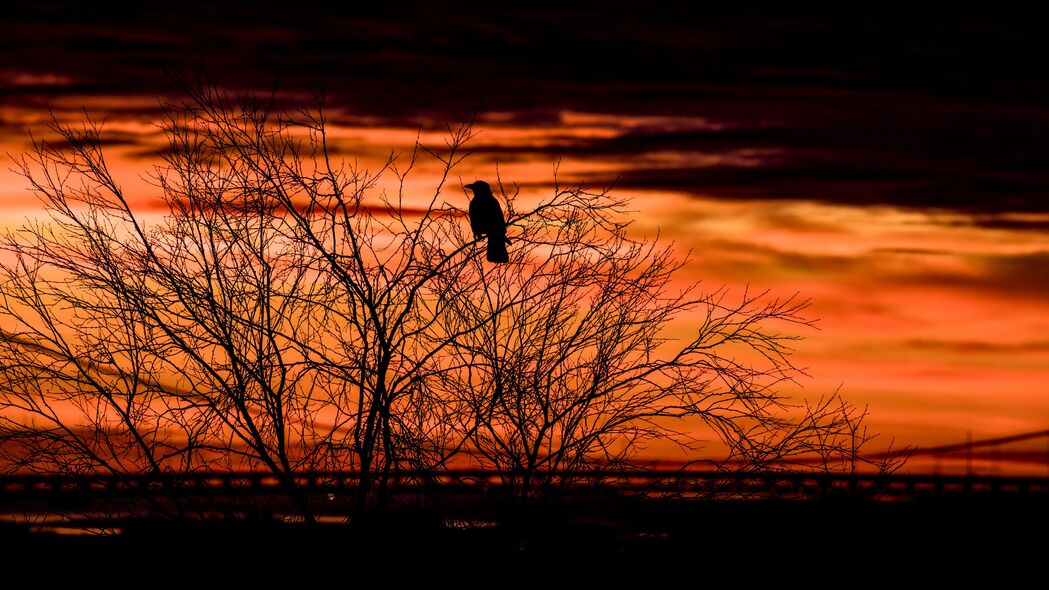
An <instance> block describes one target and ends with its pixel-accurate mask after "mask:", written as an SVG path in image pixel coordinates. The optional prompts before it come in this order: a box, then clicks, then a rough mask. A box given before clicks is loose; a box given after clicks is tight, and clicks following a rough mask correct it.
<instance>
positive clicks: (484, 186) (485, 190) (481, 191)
mask: <svg viewBox="0 0 1049 590" xmlns="http://www.w3.org/2000/svg"><path fill="white" fill-rule="evenodd" d="M463 188H468V189H470V190H472V191H473V192H474V195H475V196H477V195H490V194H492V187H490V186H488V183H487V182H485V181H483V180H478V181H476V182H471V183H470V184H467V185H464V186H463Z"/></svg>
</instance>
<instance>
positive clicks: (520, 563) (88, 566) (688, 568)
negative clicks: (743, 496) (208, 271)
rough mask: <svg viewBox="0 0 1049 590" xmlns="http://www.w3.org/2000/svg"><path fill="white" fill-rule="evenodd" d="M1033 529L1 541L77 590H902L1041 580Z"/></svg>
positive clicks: (538, 514)
mask: <svg viewBox="0 0 1049 590" xmlns="http://www.w3.org/2000/svg"><path fill="white" fill-rule="evenodd" d="M1047 516H1049V505H1047V503H1046V501H1045V500H1044V499H1043V498H1027V499H1025V498H953V499H952V498H939V499H935V500H928V501H906V502H876V501H855V500H848V499H845V500H831V499H824V500H794V501H782V500H754V501H738V502H732V501H697V500H677V501H668V500H643V501H639V502H637V503H635V504H633V505H627V506H624V505H619V506H617V507H616V508H615V509H614V510H611V511H608V512H607V513H604V514H602V511H601V510H593V509H586V508H585V507H584V508H583V509H579V508H578V507H577V508H572V509H569V508H567V507H565V506H560V507H558V506H553V505H548V506H532V507H529V508H527V509H522V510H517V511H514V512H512V513H511V512H507V513H505V514H503V515H502V516H501V517H500V518H499V519H497V520H485V521H472V520H457V519H449V518H447V517H445V516H437V515H435V514H434V513H426V512H411V511H400V512H398V513H395V514H389V515H386V516H383V517H376V518H374V519H373V520H370V521H369V522H357V523H353V522H349V523H347V522H343V523H338V522H328V523H321V524H314V525H306V524H302V523H286V522H273V521H267V520H262V519H236V520H230V519H225V520H203V521H202V520H150V519H136V520H126V521H121V522H119V523H116V525H118V527H119V529H120V530H119V532H118V533H115V534H105V535H91V534H78V535H70V534H58V533H56V532H53V531H52V532H47V529H44V530H41V529H40V528H39V527H38V526H26V525H25V524H24V523H18V522H8V523H7V524H4V525H0V540H2V542H3V544H4V546H5V549H4V551H3V554H2V557H3V563H4V564H5V569H6V571H7V572H8V573H7V575H8V577H9V579H10V576H11V575H12V572H16V571H18V568H20V567H22V568H26V570H27V571H34V572H37V573H40V572H44V573H48V572H50V573H52V574H58V575H60V576H73V577H79V578H81V579H84V580H87V579H106V578H111V577H112V576H115V575H125V574H128V575H130V574H131V573H135V575H136V576H141V575H143V574H146V575H151V576H155V575H157V574H158V573H160V574H162V575H163V577H164V579H165V580H167V581H174V580H179V579H185V580H194V579H195V580H197V581H201V580H217V579H236V580H242V581H247V580H266V579H270V580H271V581H272V580H276V579H290V578H294V579H296V580H299V581H301V582H309V581H320V580H332V581H335V580H338V581H340V582H341V583H343V584H345V585H349V586H354V585H356V584H355V583H353V582H354V581H356V582H363V581H365V580H372V579H385V580H387V582H393V581H395V580H400V581H404V580H405V579H409V578H417V577H424V578H433V579H435V580H436V579H441V580H444V581H442V583H441V584H439V587H445V586H446V585H447V584H446V583H445V581H447V582H450V583H451V582H455V581H456V580H462V581H463V583H464V584H466V585H467V586H469V587H474V586H475V585H476V584H477V583H480V581H481V580H487V582H485V583H484V584H482V585H494V586H500V585H504V584H509V585H512V586H514V585H517V584H520V583H523V582H525V581H528V580H533V579H534V580H544V581H547V582H550V581H551V580H553V579H557V580H561V581H564V579H566V578H565V577H566V576H567V577H569V578H572V579H592V580H596V579H605V580H611V581H615V580H616V579H617V578H618V577H619V576H627V575H628V576H631V577H633V576H636V575H643V576H651V575H655V576H659V577H665V578H678V577H681V579H683V580H691V582H692V583H690V584H689V585H693V586H707V585H712V584H713V583H714V580H715V579H718V580H720V579H723V577H724V576H726V575H728V576H730V577H732V578H734V579H739V580H749V581H750V582H755V581H756V580H759V579H760V580H775V579H779V578H781V577H786V578H787V579H803V578H813V577H815V578H813V579H825V578H824V577H825V576H836V577H835V578H834V579H842V580H843V579H844V578H838V577H837V576H849V577H850V578H849V579H857V580H859V579H863V580H870V579H880V580H890V579H897V580H902V579H908V580H912V581H913V578H914V576H929V577H930V579H931V578H942V577H944V576H947V577H961V578H964V577H966V576H968V575H970V574H974V573H985V574H986V573H991V574H993V575H996V576H999V577H1001V576H1007V577H1008V576H1013V575H1019V574H1020V573H1024V572H1027V573H1033V574H1035V575H1037V576H1038V579H1044V576H1045V573H1044V572H1045V570H1046V561H1045V560H1046V558H1047V548H1049V542H1047V538H1049V526H1047V525H1049V518H1047ZM63 532H68V531H63ZM42 562H43V563H49V564H52V567H51V569H50V570H49V569H47V568H44V569H41V568H40V566H39V564H40V563H42ZM29 564H33V565H29ZM376 576H377V577H378V578H376ZM475 576H480V577H475ZM136 579H141V578H136ZM829 579H830V578H826V580H829ZM1039 583H1040V582H1039ZM452 585H453V586H458V585H460V584H458V583H452ZM557 585H559V584H555V586H557ZM719 585H720V584H719ZM743 585H744V586H747V587H750V586H751V583H746V584H743ZM821 585H822V584H821ZM395 586H399V584H395Z"/></svg>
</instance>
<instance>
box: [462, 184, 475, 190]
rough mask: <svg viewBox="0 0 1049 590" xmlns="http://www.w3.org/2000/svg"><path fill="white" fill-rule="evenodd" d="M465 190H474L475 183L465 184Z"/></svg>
mask: <svg viewBox="0 0 1049 590" xmlns="http://www.w3.org/2000/svg"><path fill="white" fill-rule="evenodd" d="M463 188H468V189H470V190H474V183H472V182H471V183H470V184H464V185H463Z"/></svg>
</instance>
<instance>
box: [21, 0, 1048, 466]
mask: <svg viewBox="0 0 1049 590" xmlns="http://www.w3.org/2000/svg"><path fill="white" fill-rule="evenodd" d="M180 6H181V10H178V11H173V10H171V9H170V7H167V6H163V5H159V4H158V5H144V6H142V7H140V8H141V10H138V11H135V12H134V13H133V14H132V13H129V12H128V11H125V10H122V9H121V8H120V7H118V6H116V5H114V7H113V8H110V7H108V6H93V5H92V6H90V7H88V6H81V5H75V4H73V3H71V4H70V5H69V6H59V5H52V3H30V2H25V3H19V2H14V3H13V4H12V5H11V6H10V7H6V8H5V19H3V22H0V46H2V48H3V51H2V52H0V55H3V58H2V60H0V226H3V227H4V228H12V227H16V226H17V225H19V224H20V223H22V222H23V221H24V220H25V219H27V218H33V217H35V216H37V215H39V213H40V209H39V206H38V205H37V203H36V202H35V200H34V198H33V197H32V196H31V195H29V194H28V192H27V191H26V190H25V188H26V187H25V182H24V181H23V179H21V178H20V177H19V176H18V175H17V174H15V173H14V172H12V171H11V170H10V168H12V166H13V162H12V159H11V158H12V157H17V156H18V154H20V153H22V152H24V151H25V150H26V149H27V147H28V140H27V135H26V130H27V129H33V130H34V132H41V131H42V127H43V125H44V123H45V122H46V120H47V118H48V112H49V111H52V112H54V113H55V115H56V116H57V117H58V118H59V119H60V120H62V121H66V122H69V121H77V120H79V119H81V118H82V117H83V115H84V109H86V110H87V112H89V113H91V115H92V116H93V117H97V118H100V119H101V118H105V119H106V127H105V129H106V132H105V135H104V137H106V138H107V145H106V149H107V153H108V154H109V157H110V164H111V166H112V168H113V170H114V171H115V172H116V173H117V176H118V177H119V178H120V180H121V181H122V182H123V183H124V186H125V188H126V189H128V191H129V193H130V194H131V195H134V196H135V198H136V199H137V201H138V202H139V203H140V204H141V205H142V207H143V208H144V209H147V210H151V211H152V212H153V214H157V215H159V214H161V213H162V212H161V211H159V210H156V208H155V205H156V203H157V201H156V200H155V198H154V195H152V193H151V191H152V190H153V189H152V188H150V186H149V185H148V184H147V183H146V182H145V180H144V179H143V178H142V176H141V174H142V173H144V172H147V171H148V170H149V168H150V166H151V165H152V164H153V163H155V161H156V150H157V148H158V147H160V146H161V145H162V139H163V138H162V137H161V136H160V134H159V131H158V129H157V128H156V127H155V126H154V124H153V123H154V121H155V120H156V119H157V117H158V116H159V108H158V107H159V103H160V101H162V100H177V99H178V91H177V90H176V88H175V85H174V84H173V82H172V80H171V78H170V77H169V76H168V75H167V74H166V73H165V72H170V71H171V70H172V69H176V70H177V69H180V68H182V69H185V67H186V64H187V63H193V64H200V65H202V66H203V67H204V68H206V69H207V70H208V71H209V72H211V73H213V74H215V76H216V78H217V79H218V80H219V81H220V82H221V83H222V84H224V85H226V86H227V87H229V88H231V89H233V90H236V91H241V90H249V91H259V90H262V91H267V90H268V89H270V88H271V87H272V86H273V84H274V82H275V80H278V79H279V80H281V81H282V86H281V88H282V92H283V93H284V94H283V95H282V96H290V97H295V98H298V99H307V100H308V99H310V98H311V97H313V96H314V90H315V89H316V88H317V87H318V85H323V86H324V87H325V88H326V89H327V91H328V94H327V98H328V108H329V114H330V115H331V117H330V119H329V123H330V125H331V127H330V129H329V131H330V132H331V137H332V138H333V141H334V142H335V143H336V144H337V147H338V148H339V149H340V150H341V151H342V153H343V154H344V155H346V156H348V157H352V158H356V159H358V160H359V161H360V163H361V164H363V165H365V166H369V165H371V166H375V165H378V164H379V163H380V162H381V161H382V160H384V159H385V158H386V156H387V155H388V154H389V153H390V151H391V150H393V151H399V152H407V151H409V150H410V149H411V147H412V144H413V142H414V141H415V139H416V137H417V136H419V137H420V138H421V140H422V141H423V143H425V144H428V145H438V146H440V145H443V134H444V129H445V125H446V124H449V123H451V124H456V123H458V122H460V121H463V120H465V119H468V118H469V117H470V116H471V113H473V112H475V111H476V112H477V125H476V127H477V129H478V130H480V131H481V133H480V135H478V136H477V137H476V138H475V139H474V140H473V148H474V149H475V153H474V155H473V156H471V158H469V159H468V160H467V161H466V162H465V163H464V164H463V165H462V166H461V167H460V168H459V169H458V170H457V171H456V172H457V174H458V175H459V178H455V179H453V180H455V181H458V180H459V179H460V178H461V180H462V181H463V182H464V183H465V182H471V181H473V180H475V179H485V180H489V181H491V180H493V179H494V177H495V175H496V171H497V169H498V172H499V174H500V175H501V177H502V179H503V181H504V182H506V183H520V184H521V185H522V195H523V197H525V198H527V197H528V196H529V195H535V194H540V193H542V192H543V191H548V190H550V185H551V181H552V170H553V168H554V165H555V163H556V162H558V161H560V168H559V170H560V172H559V174H560V180H561V181H562V182H586V183H589V184H591V185H593V186H599V187H600V186H607V185H612V186H614V192H615V194H617V195H619V196H628V197H631V198H633V204H634V208H635V209H636V210H637V222H636V224H635V226H634V231H635V233H636V235H638V236H654V235H656V233H657V232H659V235H660V236H661V237H662V238H664V239H667V240H673V241H674V242H675V243H676V244H677V246H678V247H679V248H680V250H681V252H682V254H684V253H685V252H687V251H689V250H691V253H692V254H691V262H690V263H689V265H688V267H687V268H686V269H684V270H685V272H683V273H682V277H681V278H682V280H701V281H703V284H704V285H707V286H709V287H710V288H711V289H715V288H717V287H719V286H721V285H728V286H730V287H732V288H733V289H734V290H735V291H736V292H740V291H742V289H743V288H745V287H746V286H748V285H749V287H750V289H751V290H754V289H758V290H764V289H769V290H771V291H772V293H774V294H777V295H790V294H792V293H794V292H798V293H799V294H800V295H801V296H803V297H808V298H811V299H812V301H813V305H812V307H811V309H810V313H811V315H812V316H814V317H817V318H819V322H818V329H813V330H808V331H805V332H803V333H802V334H801V335H802V336H804V340H802V341H800V342H799V343H798V346H797V352H796V359H795V360H796V361H797V363H798V364H799V365H801V366H804V367H807V368H808V372H809V374H810V375H811V378H810V379H806V380H803V382H802V385H803V386H804V388H803V389H802V390H800V391H798V392H794V393H796V394H797V395H803V396H812V397H817V396H819V395H820V394H824V393H828V392H832V391H834V390H835V389H837V388H838V387H839V386H840V388H841V392H842V393H843V394H844V395H845V396H846V397H847V398H848V399H849V400H851V401H853V402H855V403H857V404H860V405H861V406H862V405H864V404H866V405H869V409H870V417H869V421H870V426H871V427H872V428H873V429H874V430H875V431H877V432H880V433H882V439H881V440H882V441H883V443H887V442H888V439H889V438H892V437H895V439H896V443H897V444H898V445H899V444H904V445H920V446H928V445H939V444H947V443H954V442H961V441H964V440H966V439H967V438H969V437H971V438H972V439H975V440H979V439H983V438H989V437H995V436H1002V435H1010V434H1019V433H1024V432H1031V431H1038V430H1043V429H1046V428H1049V204H1047V203H1049V200H1047V199H1046V196H1047V195H1049V176H1047V175H1046V173H1045V171H1046V170H1049V140H1047V138H1049V107H1047V106H1046V105H1049V76H1046V75H1045V64H1044V60H1043V59H1042V58H1041V57H1040V56H1041V55H1044V54H1045V53H1046V51H1049V36H1046V35H1045V33H1044V26H1043V25H1042V20H1041V19H1039V18H1036V15H1033V14H1024V13H1023V11H1022V10H1019V9H1016V10H1009V11H1003V13H1002V14H992V13H991V12H992V11H987V10H986V9H985V8H980V9H979V10H977V11H974V12H971V13H970V12H966V11H965V10H963V9H955V10H951V11H949V12H948V13H944V12H943V11H930V13H929V14H925V13H922V12H920V11H915V10H911V9H908V10H907V11H906V13H900V14H893V13H892V12H891V11H890V10H888V9H885V10H882V9H879V11H877V12H873V11H872V12H871V13H869V14H867V15H865V17H864V18H862V19H856V18H854V17H853V15H851V14H849V13H848V12H847V11H846V12H842V13H841V14H838V13H834V12H833V11H823V10H821V11H819V14H813V15H806V16H804V17H803V16H799V15H798V14H796V10H794V9H793V8H792V7H787V8H785V9H784V10H783V11H782V12H763V13H758V12H750V11H743V10H734V9H729V8H726V9H717V10H715V9H712V8H711V7H709V6H705V5H701V4H699V3H692V4H686V3H681V6H674V7H670V6H667V7H661V8H658V9H657V8H656V7H650V6H646V7H645V10H643V11H642V10H639V9H637V8H636V7H631V8H630V9H629V10H627V9H626V8H624V7H623V6H620V5H618V4H616V3H612V4H606V3H600V4H595V5H594V6H585V5H581V6H580V7H577V8H573V9H572V10H571V11H569V10H568V9H558V10H548V9H544V8H541V7H534V6H531V5H507V6H506V7H504V8H503V7H500V8H493V10H492V12H490V13H488V12H485V13H481V12H477V13H473V12H465V11H449V10H447V8H446V7H444V6H442V5H433V4H430V5H428V4H423V5H420V6H418V7H414V10H401V9H400V8H401V7H395V8H397V9H396V10H389V11H388V10H386V9H385V8H384V7H383V6H368V7H363V6H362V7H357V6H356V5H355V6H354V7H353V9H352V10H349V11H347V12H345V13H343V12H340V11H338V10H335V9H332V10H327V11H325V12H324V14H322V15H318V14H316V13H314V12H310V11H299V12H296V11H281V12H280V13H279V14H274V15H269V14H265V11H257V10H250V11H246V10H243V7H239V6H237V5H236V3H213V2H210V3H208V2H197V1H196V0H187V2H186V3H183V4H182V5H180ZM231 23H236V26H231ZM579 23H586V24H587V26H585V27H581V26H579ZM1038 47H1042V49H1038ZM482 49H483V50H482ZM420 129H421V130H422V131H421V135H420ZM436 171H437V167H436V166H433V165H429V164H420V165H419V166H418V167H417V168H416V169H415V170H414V173H413V175H412V176H411V177H410V178H409V182H408V189H409V194H418V195H426V194H428V193H429V192H430V190H431V189H432V187H433V185H434V181H435V177H434V175H435V174H436ZM446 194H447V197H448V198H458V199H461V204H465V202H466V200H467V198H468V197H467V195H466V194H465V192H463V193H459V192H458V191H457V190H453V191H451V192H448V193H446ZM409 205H411V203H409ZM511 238H512V236H511ZM675 329H682V330H684V329H687V326H684V325H683V326H677V327H675ZM992 450H993V449H992ZM1000 450H1001V451H1002V453H1000V456H999V457H998V458H990V459H987V461H984V462H981V459H980V457H975V458H974V462H975V463H977V467H978V468H979V469H981V470H986V471H994V470H999V471H1001V470H1009V471H1013V472H1025V473H1033V474H1038V475H1045V474H1047V473H1049V439H1044V438H1043V439H1038V440H1033V441H1026V442H1023V443H1017V444H1015V445H1012V446H1009V447H1007V448H1003V449H1000ZM1006 451H1008V453H1006ZM1023 453H1026V455H1024V454H1023ZM1005 455H1009V456H1011V457H1013V459H1016V460H1017V461H1019V459H1017V458H1018V457H1021V455H1022V456H1023V457H1026V458H1027V459H1025V460H1029V462H1028V463H1023V464H1021V463H1017V462H1014V463H1008V462H1007V460H1006V458H1005ZM955 463H956V464H957V461H955ZM956 464H955V465H954V467H951V466H949V465H945V464H934V463H933V462H930V461H927V460H925V459H915V460H914V461H913V462H912V464H911V468H912V469H916V470H924V469H930V468H935V469H951V468H957V465H956Z"/></svg>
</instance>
